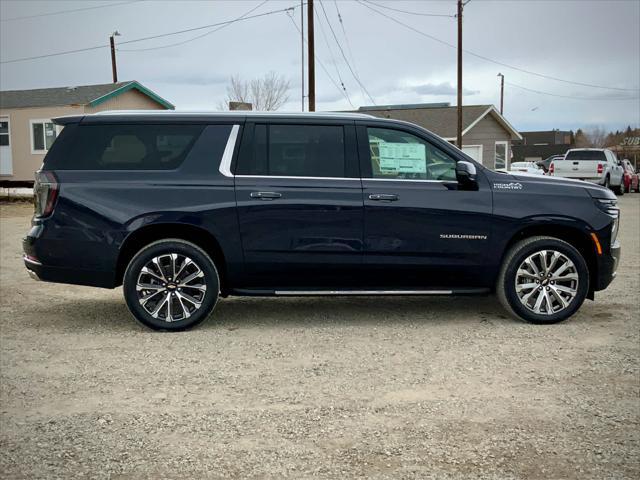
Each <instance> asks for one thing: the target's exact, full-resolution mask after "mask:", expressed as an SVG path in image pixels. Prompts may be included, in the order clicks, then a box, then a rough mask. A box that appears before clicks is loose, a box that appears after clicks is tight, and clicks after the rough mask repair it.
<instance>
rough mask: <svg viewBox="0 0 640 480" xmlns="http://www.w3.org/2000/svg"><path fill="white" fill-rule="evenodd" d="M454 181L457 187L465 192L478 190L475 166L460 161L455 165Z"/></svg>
mask: <svg viewBox="0 0 640 480" xmlns="http://www.w3.org/2000/svg"><path fill="white" fill-rule="evenodd" d="M456 179H457V180H458V185H459V186H460V187H462V188H463V189H465V190H477V189H478V181H477V176H476V166H475V165H474V164H473V163H471V162H465V161H464V160H462V161H460V162H458V163H457V164H456Z"/></svg>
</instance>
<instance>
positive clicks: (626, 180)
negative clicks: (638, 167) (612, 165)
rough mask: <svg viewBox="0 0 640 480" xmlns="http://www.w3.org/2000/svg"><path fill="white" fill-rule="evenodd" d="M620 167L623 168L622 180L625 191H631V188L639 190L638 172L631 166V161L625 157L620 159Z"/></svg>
mask: <svg viewBox="0 0 640 480" xmlns="http://www.w3.org/2000/svg"><path fill="white" fill-rule="evenodd" d="M622 168H623V169H624V174H623V177H622V181H623V184H624V190H625V192H627V193H631V191H632V190H634V191H636V192H640V185H639V182H638V174H637V173H636V171H635V169H634V168H633V165H631V162H630V161H629V160H627V159H626V158H625V159H624V160H622Z"/></svg>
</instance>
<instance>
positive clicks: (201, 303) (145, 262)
mask: <svg viewBox="0 0 640 480" xmlns="http://www.w3.org/2000/svg"><path fill="white" fill-rule="evenodd" d="M122 289H123V292H124V298H125V301H126V302H127V307H128V308H129V311H130V312H131V313H132V315H133V316H134V317H135V318H136V320H138V321H139V322H140V323H142V324H143V325H145V326H147V327H149V328H152V329H154V330H169V331H179V330H186V329H189V328H192V327H194V326H196V325H198V324H200V323H201V322H203V321H204V320H205V319H206V318H207V317H208V316H209V314H210V313H211V312H212V311H213V309H214V307H215V306H216V303H217V301H218V296H219V292H220V278H219V276H218V271H217V269H216V266H215V264H214V262H213V260H211V257H209V255H207V253H206V252H205V251H204V250H202V249H201V248H200V247H198V246H197V245H195V244H193V243H191V242H187V241H184V240H180V239H176V238H171V239H166V240H159V241H157V242H153V243H151V244H149V245H147V246H146V247H144V248H143V249H141V250H140V251H139V252H138V253H136V255H135V256H134V257H133V258H132V259H131V261H130V262H129V265H128V266H127V269H126V271H125V273H124V281H123V286H122Z"/></svg>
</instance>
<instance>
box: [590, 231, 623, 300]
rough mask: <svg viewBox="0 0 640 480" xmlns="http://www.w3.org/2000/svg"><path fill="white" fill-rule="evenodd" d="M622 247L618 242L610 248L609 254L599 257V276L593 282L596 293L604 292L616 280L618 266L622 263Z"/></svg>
mask: <svg viewBox="0 0 640 480" xmlns="http://www.w3.org/2000/svg"><path fill="white" fill-rule="evenodd" d="M620 254H621V247H620V242H619V241H618V240H616V241H615V242H614V244H613V245H611V247H610V248H609V252H607V253H603V255H600V256H598V257H597V258H598V275H597V277H596V279H595V281H594V282H593V289H594V291H596V292H597V291H599V290H604V289H605V288H607V287H608V286H609V284H610V283H611V282H612V281H613V279H614V278H616V272H617V270H618V264H619V263H620Z"/></svg>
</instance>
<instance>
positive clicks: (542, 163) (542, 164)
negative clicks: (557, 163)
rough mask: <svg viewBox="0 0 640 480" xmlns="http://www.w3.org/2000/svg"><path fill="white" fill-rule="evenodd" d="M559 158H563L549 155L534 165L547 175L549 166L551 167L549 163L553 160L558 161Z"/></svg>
mask: <svg viewBox="0 0 640 480" xmlns="http://www.w3.org/2000/svg"><path fill="white" fill-rule="evenodd" d="M561 158H564V155H551V156H550V157H547V158H545V159H544V160H538V161H537V162H536V165H538V166H539V167H540V168H542V170H544V173H545V174H547V173H549V165H551V162H553V161H554V160H560V159H561Z"/></svg>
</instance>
